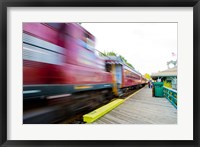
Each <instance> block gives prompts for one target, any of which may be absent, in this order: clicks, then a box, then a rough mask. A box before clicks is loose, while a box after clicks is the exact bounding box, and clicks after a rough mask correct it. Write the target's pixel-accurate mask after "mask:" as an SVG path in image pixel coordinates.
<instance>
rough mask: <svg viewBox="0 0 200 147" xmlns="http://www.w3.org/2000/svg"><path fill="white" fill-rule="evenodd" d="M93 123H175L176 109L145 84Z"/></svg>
mask: <svg viewBox="0 0 200 147" xmlns="http://www.w3.org/2000/svg"><path fill="white" fill-rule="evenodd" d="M93 124H177V109H176V108H174V106H173V105H172V104H171V103H170V102H169V101H168V100H167V99H166V98H156V97H152V89H149V88H148V87H147V86H146V87H144V88H142V89H141V90H140V91H139V92H138V93H136V94H135V95H133V96H131V97H130V98H128V99H127V100H126V101H125V102H124V103H123V104H121V105H120V106H118V107H117V108H115V109H113V110H112V111H110V112H109V113H107V114H105V115H104V116H103V117H101V118H99V119H98V120H96V121H95V122H93Z"/></svg>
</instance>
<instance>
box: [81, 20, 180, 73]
mask: <svg viewBox="0 0 200 147" xmlns="http://www.w3.org/2000/svg"><path fill="white" fill-rule="evenodd" d="M81 26H83V27H84V28H85V29H86V30H88V31H89V32H90V33H91V34H93V35H94V36H95V37H96V45H95V48H96V49H97V50H99V51H101V52H104V51H106V52H107V51H114V52H115V53H117V54H119V55H122V56H123V57H125V59H126V60H127V61H128V62H129V63H131V64H132V65H133V66H134V67H135V69H136V70H137V71H139V72H140V73H142V74H145V73H148V74H152V73H155V72H158V71H162V70H166V69H167V62H168V61H171V60H176V59H177V23H82V24H81ZM172 53H174V56H173V55H172Z"/></svg>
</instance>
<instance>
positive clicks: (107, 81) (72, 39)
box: [23, 23, 145, 124]
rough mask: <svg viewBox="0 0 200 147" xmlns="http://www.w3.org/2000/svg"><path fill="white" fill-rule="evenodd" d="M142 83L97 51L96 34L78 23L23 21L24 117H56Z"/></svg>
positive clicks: (51, 119) (40, 120)
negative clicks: (96, 52)
mask: <svg viewBox="0 0 200 147" xmlns="http://www.w3.org/2000/svg"><path fill="white" fill-rule="evenodd" d="M110 61H111V60H110ZM111 65H112V66H111ZM109 68H110V70H109ZM144 84H145V79H143V78H142V76H141V74H140V73H138V72H136V71H134V70H133V69H131V68H130V67H128V66H126V65H125V64H124V63H123V62H118V61H115V60H112V64H109V60H104V59H102V58H101V57H99V56H98V55H97V54H95V37H94V36H93V35H92V34H91V33H89V32H88V31H87V30H85V29H84V28H83V27H81V26H80V25H79V24H77V23H24V24H23V109H24V114H23V123H32V124H34V123H55V122H58V121H60V120H62V119H63V118H65V117H70V116H72V115H74V114H76V113H79V112H86V111H88V110H92V109H93V108H95V107H96V106H98V105H101V104H102V103H105V102H107V101H109V100H110V99H111V98H112V97H113V96H112V95H113V92H114V94H115V95H120V94H121V93H122V92H123V89H124V88H128V87H133V86H136V85H144Z"/></svg>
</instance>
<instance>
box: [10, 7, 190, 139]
mask: <svg viewBox="0 0 200 147" xmlns="http://www.w3.org/2000/svg"><path fill="white" fill-rule="evenodd" d="M23 22H177V23H178V115H177V116H178V117H177V119H178V123H177V124H175V125H156V124H151V125H149V124H146V125H142V124H141V125H138V124H133V125H122V124H121V125H113V124H112V125H87V124H86V125H76V124H51V125H38V124H35V125H27V124H25V125H23V124H22V117H23V115H22V114H23V109H22V107H23V106H22V102H23V95H22V91H23V86H22V85H23V79H22V68H23V65H22V23H23ZM7 27H8V28H7V35H8V38H7V46H8V48H7V51H8V64H7V66H8V71H7V73H8V87H7V88H8V98H7V109H8V111H7V116H8V117H7V122H8V123H7V127H8V128H7V130H8V132H7V134H8V136H7V137H8V140H192V139H193V8H192V7H185V8H184V7H182V8H181V7H173V8H167V7H162V8H159V7H158V8H153V7H152V8H142V7H141V8H140V7H138V8H134V7H132V8H131V7H129V8H123V7H122V8H113V7H111V8H80V7H79V8H76V7H70V8H69V7H66V8H64V7H63V8H53V7H52V8H29V7H27V8H25V7H18V8H16V7H15V8H14V7H10V8H8V9H7ZM185 79H187V81H186V80H185Z"/></svg>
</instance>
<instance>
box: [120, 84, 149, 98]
mask: <svg viewBox="0 0 200 147" xmlns="http://www.w3.org/2000/svg"><path fill="white" fill-rule="evenodd" d="M144 87H146V86H144ZM144 87H143V88H144ZM143 88H141V89H140V90H138V91H136V92H135V93H133V94H131V95H129V96H128V97H127V98H125V99H124V100H125V101H126V100H128V99H130V98H131V97H132V96H134V95H135V94H137V93H138V92H140V91H141V90H142V89H143Z"/></svg>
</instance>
